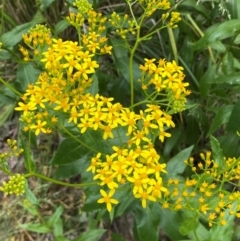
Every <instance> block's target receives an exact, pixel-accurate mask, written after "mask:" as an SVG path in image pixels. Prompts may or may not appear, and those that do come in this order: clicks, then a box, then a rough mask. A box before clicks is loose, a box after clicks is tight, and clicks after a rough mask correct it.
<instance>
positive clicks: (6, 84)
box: [0, 77, 22, 97]
mask: <svg viewBox="0 0 240 241" xmlns="http://www.w3.org/2000/svg"><path fill="white" fill-rule="evenodd" d="M0 82H2V83H3V84H4V85H5V86H7V87H8V88H9V89H10V90H11V91H12V92H14V93H15V94H16V95H18V96H19V97H21V96H22V94H21V93H20V92H18V91H17V90H16V89H15V88H14V87H12V86H11V85H10V84H9V83H8V82H6V81H5V80H4V79H2V78H1V77H0Z"/></svg>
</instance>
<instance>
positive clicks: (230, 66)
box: [221, 52, 234, 75]
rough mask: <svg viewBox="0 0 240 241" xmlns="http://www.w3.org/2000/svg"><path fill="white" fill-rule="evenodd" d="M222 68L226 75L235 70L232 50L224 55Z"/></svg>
mask: <svg viewBox="0 0 240 241" xmlns="http://www.w3.org/2000/svg"><path fill="white" fill-rule="evenodd" d="M221 69H222V72H223V73H224V74H225V75H230V74H232V73H233V72H234V59H233V54H232V53H231V52H227V53H226V54H225V55H224V57H223V60H222V64H221Z"/></svg>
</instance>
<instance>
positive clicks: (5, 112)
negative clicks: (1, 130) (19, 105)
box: [0, 105, 15, 127]
mask: <svg viewBox="0 0 240 241" xmlns="http://www.w3.org/2000/svg"><path fill="white" fill-rule="evenodd" d="M14 107H15V105H4V106H3V107H1V109H0V110H1V112H0V127H1V126H2V125H3V124H4V123H5V122H6V120H7V119H8V117H9V116H10V114H11V113H12V112H13V110H14Z"/></svg>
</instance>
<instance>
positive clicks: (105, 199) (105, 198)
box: [97, 189, 118, 212]
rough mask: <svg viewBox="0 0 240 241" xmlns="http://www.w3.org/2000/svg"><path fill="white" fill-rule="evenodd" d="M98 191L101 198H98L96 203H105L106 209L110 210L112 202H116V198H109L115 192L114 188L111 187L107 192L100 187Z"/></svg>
mask: <svg viewBox="0 0 240 241" xmlns="http://www.w3.org/2000/svg"><path fill="white" fill-rule="evenodd" d="M100 193H101V194H102V196H103V197H102V198H100V199H98V201H97V202H98V203H106V205H107V210H108V211H109V212H111V210H112V204H118V200H116V199H114V198H111V197H112V196H113V194H114V193H115V190H114V189H112V190H111V191H110V192H109V193H108V194H107V193H106V192H105V191H104V190H103V189H101V190H100Z"/></svg>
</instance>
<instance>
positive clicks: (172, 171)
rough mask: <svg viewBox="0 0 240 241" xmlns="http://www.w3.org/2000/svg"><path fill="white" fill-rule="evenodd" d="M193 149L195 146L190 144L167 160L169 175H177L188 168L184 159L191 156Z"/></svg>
mask: <svg viewBox="0 0 240 241" xmlns="http://www.w3.org/2000/svg"><path fill="white" fill-rule="evenodd" d="M192 149H193V146H190V147H188V148H186V149H184V150H182V151H181V152H179V153H178V154H177V155H176V156H174V157H173V158H171V159H170V160H169V161H168V162H167V168H166V170H167V172H168V175H170V176H175V175H178V174H182V173H183V172H184V169H185V168H186V165H185V164H184V161H185V160H187V159H188V158H189V157H190V154H191V151H192Z"/></svg>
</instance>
